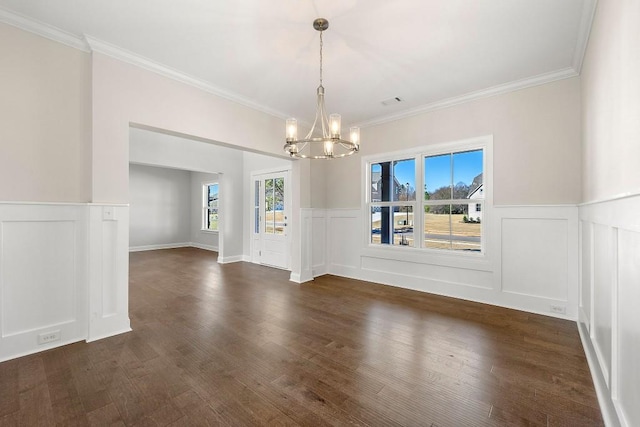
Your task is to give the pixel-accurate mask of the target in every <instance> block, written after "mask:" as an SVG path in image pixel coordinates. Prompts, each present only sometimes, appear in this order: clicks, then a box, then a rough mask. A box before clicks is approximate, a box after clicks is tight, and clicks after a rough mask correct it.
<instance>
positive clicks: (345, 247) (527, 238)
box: [311, 205, 579, 320]
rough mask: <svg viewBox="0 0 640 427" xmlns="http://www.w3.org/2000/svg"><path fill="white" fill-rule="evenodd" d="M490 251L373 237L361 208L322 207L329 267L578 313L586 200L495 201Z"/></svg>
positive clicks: (322, 262) (321, 234) (316, 259)
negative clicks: (581, 211) (375, 241)
mask: <svg viewBox="0 0 640 427" xmlns="http://www.w3.org/2000/svg"><path fill="white" fill-rule="evenodd" d="M489 212H491V216H490V218H489V219H488V220H487V221H486V222H485V224H484V228H483V233H484V239H485V252H484V254H451V253H446V252H444V251H442V252H434V251H425V250H420V249H414V248H400V247H396V248H388V247H381V246H379V245H369V244H368V243H367V239H366V236H363V235H362V230H365V225H364V222H363V221H366V218H365V219H363V218H362V211H361V210H360V209H327V210H314V211H313V213H312V218H313V233H312V236H313V242H312V243H311V246H312V260H313V271H314V276H319V275H321V274H323V273H329V274H335V275H338V276H345V277H350V278H354V279H360V280H367V281H371V282H375V283H382V284H386V285H391V286H398V287H402V288H407V289H414V290H418V291H423V292H430V293H435V294H439V295H446V296H451V297H455V298H461V299H466V300H472V301H477V302H483V303H487V304H493V305H498V306H503V307H509V308H515V309H519V310H524V311H529V312H533V313H540V314H546V315H549V316H554V317H560V318H565V319H573V320H577V318H578V276H579V272H578V269H579V255H578V250H579V248H578V241H579V226H578V207H577V206H575V205H551V206H494V207H493V209H491V210H489Z"/></svg>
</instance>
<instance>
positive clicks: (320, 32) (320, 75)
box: [320, 31, 322, 86]
mask: <svg viewBox="0 0 640 427" xmlns="http://www.w3.org/2000/svg"><path fill="white" fill-rule="evenodd" d="M320 86H322V31H320Z"/></svg>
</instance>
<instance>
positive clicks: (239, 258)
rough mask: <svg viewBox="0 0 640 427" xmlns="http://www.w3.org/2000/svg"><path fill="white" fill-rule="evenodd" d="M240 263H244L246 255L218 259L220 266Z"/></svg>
mask: <svg viewBox="0 0 640 427" xmlns="http://www.w3.org/2000/svg"><path fill="white" fill-rule="evenodd" d="M240 261H244V255H234V256H227V257H218V264H231V263H232V262H240Z"/></svg>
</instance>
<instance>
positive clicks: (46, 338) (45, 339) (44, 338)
mask: <svg viewBox="0 0 640 427" xmlns="http://www.w3.org/2000/svg"><path fill="white" fill-rule="evenodd" d="M53 341H60V329H58V330H57V331H51V332H45V333H44V334H40V335H38V344H49V343H50V342H53Z"/></svg>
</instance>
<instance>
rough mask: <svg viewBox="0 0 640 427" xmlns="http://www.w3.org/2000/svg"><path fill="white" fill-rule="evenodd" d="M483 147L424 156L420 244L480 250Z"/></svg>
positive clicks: (482, 200) (439, 247)
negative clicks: (422, 226)
mask: <svg viewBox="0 0 640 427" xmlns="http://www.w3.org/2000/svg"><path fill="white" fill-rule="evenodd" d="M482 203H484V185H483V150H473V151H463V152H457V153H448V154H441V155H437V156H425V157H424V201H423V205H424V229H423V232H424V247H426V248H434V249H453V250H473V251H479V250H480V249H481V247H482V246H481V237H482V235H481V234H482V227H481V225H480V224H481V222H482V212H481V209H480V210H479V209H478V208H477V206H480V207H481V206H482Z"/></svg>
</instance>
